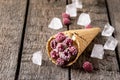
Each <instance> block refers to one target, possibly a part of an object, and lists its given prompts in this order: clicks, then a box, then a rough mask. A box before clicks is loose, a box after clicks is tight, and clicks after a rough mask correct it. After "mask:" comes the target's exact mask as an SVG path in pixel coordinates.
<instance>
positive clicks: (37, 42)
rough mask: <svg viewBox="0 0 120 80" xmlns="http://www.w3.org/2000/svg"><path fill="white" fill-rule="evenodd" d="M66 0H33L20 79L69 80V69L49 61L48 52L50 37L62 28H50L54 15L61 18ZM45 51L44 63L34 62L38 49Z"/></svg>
mask: <svg viewBox="0 0 120 80" xmlns="http://www.w3.org/2000/svg"><path fill="white" fill-rule="evenodd" d="M65 6H66V1H65V0H31V1H30V6H29V12H28V20H27V27H26V33H25V41H24V48H23V53H22V61H21V68H20V75H19V79H20V80H68V69H67V68H65V69H63V68H60V67H57V66H56V65H54V64H53V63H52V62H51V61H49V59H48V56H47V52H46V49H45V47H46V42H47V40H48V38H49V37H50V36H51V35H53V34H56V33H57V32H58V31H64V30H67V28H66V27H64V28H63V29H60V30H57V31H56V30H52V29H49V28H48V24H49V23H50V21H51V20H52V18H54V17H58V18H61V13H62V12H64V11H65ZM40 50H41V51H42V52H43V64H42V66H38V65H36V64H33V63H32V60H31V58H32V55H33V53H34V52H36V51H40Z"/></svg>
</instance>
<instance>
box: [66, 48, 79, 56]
mask: <svg viewBox="0 0 120 80" xmlns="http://www.w3.org/2000/svg"><path fill="white" fill-rule="evenodd" d="M68 49H69V51H70V53H71V54H72V55H76V54H77V53H78V50H77V48H76V47H75V46H71V47H69V48H68Z"/></svg>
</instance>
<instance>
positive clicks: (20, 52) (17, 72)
mask: <svg viewBox="0 0 120 80" xmlns="http://www.w3.org/2000/svg"><path fill="white" fill-rule="evenodd" d="M29 2H30V1H29V0H27V2H26V11H25V17H24V24H23V30H22V35H21V42H20V47H19V52H18V60H17V69H16V72H15V79H14V80H18V77H19V71H20V64H21V58H22V51H23V44H24V37H25V29H26V23H27V16H28V9H29Z"/></svg>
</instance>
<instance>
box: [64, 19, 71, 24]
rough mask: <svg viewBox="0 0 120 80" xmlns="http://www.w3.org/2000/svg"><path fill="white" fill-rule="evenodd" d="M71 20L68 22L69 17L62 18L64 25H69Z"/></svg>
mask: <svg viewBox="0 0 120 80" xmlns="http://www.w3.org/2000/svg"><path fill="white" fill-rule="evenodd" d="M70 23H71V22H70V19H68V18H63V24H64V25H69V24H70Z"/></svg>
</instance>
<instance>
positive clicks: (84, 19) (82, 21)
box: [77, 13, 91, 26]
mask: <svg viewBox="0 0 120 80" xmlns="http://www.w3.org/2000/svg"><path fill="white" fill-rule="evenodd" d="M90 23H91V19H90V16H89V14H87V13H81V14H80V16H79V18H78V21H77V24H78V25H82V26H87V25H89V24H90Z"/></svg>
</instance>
